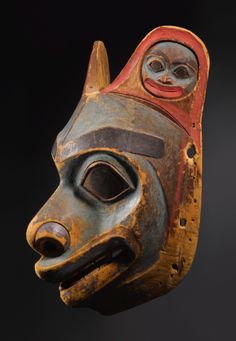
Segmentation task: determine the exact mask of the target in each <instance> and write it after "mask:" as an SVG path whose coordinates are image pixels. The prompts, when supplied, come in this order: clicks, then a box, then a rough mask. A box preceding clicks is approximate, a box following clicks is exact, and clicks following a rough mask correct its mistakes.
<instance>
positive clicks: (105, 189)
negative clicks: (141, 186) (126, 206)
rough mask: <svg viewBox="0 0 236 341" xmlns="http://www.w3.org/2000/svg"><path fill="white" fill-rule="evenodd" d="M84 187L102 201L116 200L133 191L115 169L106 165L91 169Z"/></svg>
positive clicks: (85, 178)
mask: <svg viewBox="0 0 236 341" xmlns="http://www.w3.org/2000/svg"><path fill="white" fill-rule="evenodd" d="M82 186H83V187H84V188H85V189H86V190H87V191H88V192H90V193H91V194H93V195H94V196H95V197H97V198H98V199H100V200H102V201H112V200H115V199H117V198H119V197H120V196H121V195H123V194H124V193H126V192H128V191H130V190H131V189H132V187H131V185H130V184H129V183H128V182H127V181H126V179H124V177H123V176H122V175H121V174H120V173H119V172H118V171H117V170H116V169H115V168H113V167H112V166H110V165H108V164H105V163H99V164H96V165H95V166H93V167H91V168H89V169H88V171H87V173H86V175H85V177H84V180H83V182H82Z"/></svg>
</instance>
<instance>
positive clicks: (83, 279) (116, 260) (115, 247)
mask: <svg viewBox="0 0 236 341" xmlns="http://www.w3.org/2000/svg"><path fill="white" fill-rule="evenodd" d="M136 251H137V249H136V247H134V249H132V247H130V246H129V245H128V244H127V243H126V241H125V240H124V239H123V238H120V237H115V238H112V239H110V240H109V241H108V242H106V243H104V244H103V243H102V244H99V245H97V246H95V247H94V248H91V249H90V250H88V251H87V252H86V253H85V254H84V255H83V256H82V257H80V259H79V262H78V266H77V267H76V268H75V269H74V270H73V271H72V272H71V273H69V274H67V275H66V276H65V278H63V279H62V281H61V282H60V285H59V290H60V296H61V299H62V300H63V302H64V303H65V304H67V305H70V306H78V305H80V304H81V303H82V302H84V301H85V300H86V299H87V298H89V297H91V296H92V295H93V294H95V293H96V292H98V291H99V290H100V289H102V288H104V287H105V286H106V285H108V284H109V283H111V282H112V281H113V280H114V279H116V278H117V277H119V276H120V275H121V273H123V272H124V271H125V270H127V269H128V268H129V267H130V266H131V264H132V263H133V262H134V260H135V259H136V257H137V252H136Z"/></svg>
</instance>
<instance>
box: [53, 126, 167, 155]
mask: <svg viewBox="0 0 236 341" xmlns="http://www.w3.org/2000/svg"><path fill="white" fill-rule="evenodd" d="M91 148H115V149H118V150H119V151H126V152H129V153H133V154H138V155H144V156H149V157H153V158H162V157H163V156H164V141H163V139H161V138H160V137H158V136H154V135H149V134H145V133H142V132H138V131H132V130H127V129H121V128H115V127H104V128H101V129H97V130H93V131H91V132H89V133H87V134H84V135H82V136H80V137H78V138H77V139H76V140H74V141H71V142H69V143H68V144H67V145H65V147H64V148H63V149H62V150H61V152H60V159H61V161H64V160H65V159H67V158H69V157H71V156H74V155H76V154H78V153H79V152H81V151H84V150H86V149H91Z"/></svg>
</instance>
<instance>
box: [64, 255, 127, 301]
mask: <svg viewBox="0 0 236 341" xmlns="http://www.w3.org/2000/svg"><path fill="white" fill-rule="evenodd" d="M126 268H127V266H124V265H121V264H119V263H118V262H115V261H114V262H112V263H109V264H104V265H101V266H100V267H98V268H96V269H94V270H93V271H92V272H91V273H89V274H87V275H86V276H84V277H83V278H81V279H79V280H78V281H77V282H75V283H74V284H72V285H71V286H70V287H69V288H66V289H64V288H63V287H59V290H60V297H61V299H62V301H63V302H64V303H65V304H66V305H68V306H79V305H82V304H83V302H84V301H85V300H86V299H88V298H90V297H91V296H93V295H94V294H96V293H97V292H98V291H99V290H101V289H102V288H104V287H105V286H107V285H108V284H109V283H111V282H112V281H113V280H115V279H116V278H117V277H119V276H120V274H121V273H122V272H124V271H125V270H126Z"/></svg>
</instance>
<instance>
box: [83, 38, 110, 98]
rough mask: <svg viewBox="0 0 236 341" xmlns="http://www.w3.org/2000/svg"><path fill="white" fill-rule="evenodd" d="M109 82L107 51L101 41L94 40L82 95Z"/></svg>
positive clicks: (97, 89) (94, 90)
mask: <svg viewBox="0 0 236 341" xmlns="http://www.w3.org/2000/svg"><path fill="white" fill-rule="evenodd" d="M109 83H110V71H109V62H108V57H107V51H106V48H105V45H104V44H103V42H102V41H95V42H94V44H93V50H92V53H91V56H90V60H89V65H88V71H87V76H86V81H85V85H84V89H83V95H90V94H91V93H93V92H97V91H100V90H101V89H103V88H105V87H106V86H107V85H108V84H109Z"/></svg>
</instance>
